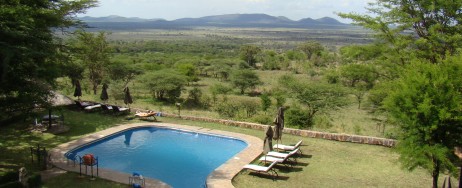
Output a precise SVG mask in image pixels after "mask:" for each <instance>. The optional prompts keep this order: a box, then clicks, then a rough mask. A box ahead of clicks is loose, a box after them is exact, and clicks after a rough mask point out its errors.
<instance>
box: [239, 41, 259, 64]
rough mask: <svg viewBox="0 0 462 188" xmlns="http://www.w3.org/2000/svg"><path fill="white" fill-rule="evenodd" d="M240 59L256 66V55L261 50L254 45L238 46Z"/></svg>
mask: <svg viewBox="0 0 462 188" xmlns="http://www.w3.org/2000/svg"><path fill="white" fill-rule="evenodd" d="M239 51H240V56H241V59H242V60H244V61H245V62H246V63H247V64H248V65H249V66H251V67H256V65H257V55H258V54H259V53H260V52H261V48H260V47H258V46H255V45H243V46H241V48H240V50H239Z"/></svg>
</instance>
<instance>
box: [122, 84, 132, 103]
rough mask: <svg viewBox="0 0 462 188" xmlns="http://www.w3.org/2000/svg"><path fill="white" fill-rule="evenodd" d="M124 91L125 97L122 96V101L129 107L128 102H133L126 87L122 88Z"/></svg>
mask: <svg viewBox="0 0 462 188" xmlns="http://www.w3.org/2000/svg"><path fill="white" fill-rule="evenodd" d="M124 92H125V98H124V103H125V104H126V105H128V107H130V104H131V103H133V100H132V96H131V95H130V90H129V89H128V87H126V88H125V89H124Z"/></svg>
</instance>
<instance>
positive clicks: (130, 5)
mask: <svg viewBox="0 0 462 188" xmlns="http://www.w3.org/2000/svg"><path fill="white" fill-rule="evenodd" d="M372 1H374V0H99V2H100V3H99V4H100V6H99V7H96V8H92V9H89V10H88V11H87V13H86V14H85V16H95V17H101V16H109V15H119V16H124V17H140V18H164V19H167V20H174V19H178V18H198V17H202V16H210V15H220V14H236V13H239V14H244V13H264V14H269V15H272V16H286V17H288V18H290V19H292V20H299V19H302V18H307V17H310V18H314V19H316V18H321V17H325V16H329V17H333V18H336V19H338V20H340V21H342V22H349V21H348V20H342V19H340V18H339V17H338V16H337V15H335V12H357V13H366V10H365V8H364V7H366V6H367V3H368V2H372Z"/></svg>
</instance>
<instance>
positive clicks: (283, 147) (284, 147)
mask: <svg viewBox="0 0 462 188" xmlns="http://www.w3.org/2000/svg"><path fill="white" fill-rule="evenodd" d="M302 142H303V140H300V141H298V142H297V144H295V145H293V146H289V145H283V144H275V145H274V146H273V148H274V149H278V150H284V151H293V150H295V149H297V148H299V147H300V146H301V145H302ZM299 152H300V154H301V153H302V150H299Z"/></svg>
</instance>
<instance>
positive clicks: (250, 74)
mask: <svg viewBox="0 0 462 188" xmlns="http://www.w3.org/2000/svg"><path fill="white" fill-rule="evenodd" d="M231 83H232V84H233V85H234V86H236V87H237V88H239V90H240V91H241V94H244V92H245V90H246V89H249V88H254V87H255V86H257V85H260V84H261V83H262V82H261V81H260V78H259V77H258V75H257V73H255V71H252V70H248V69H242V70H241V69H239V70H235V71H234V72H233V73H232V74H231Z"/></svg>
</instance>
